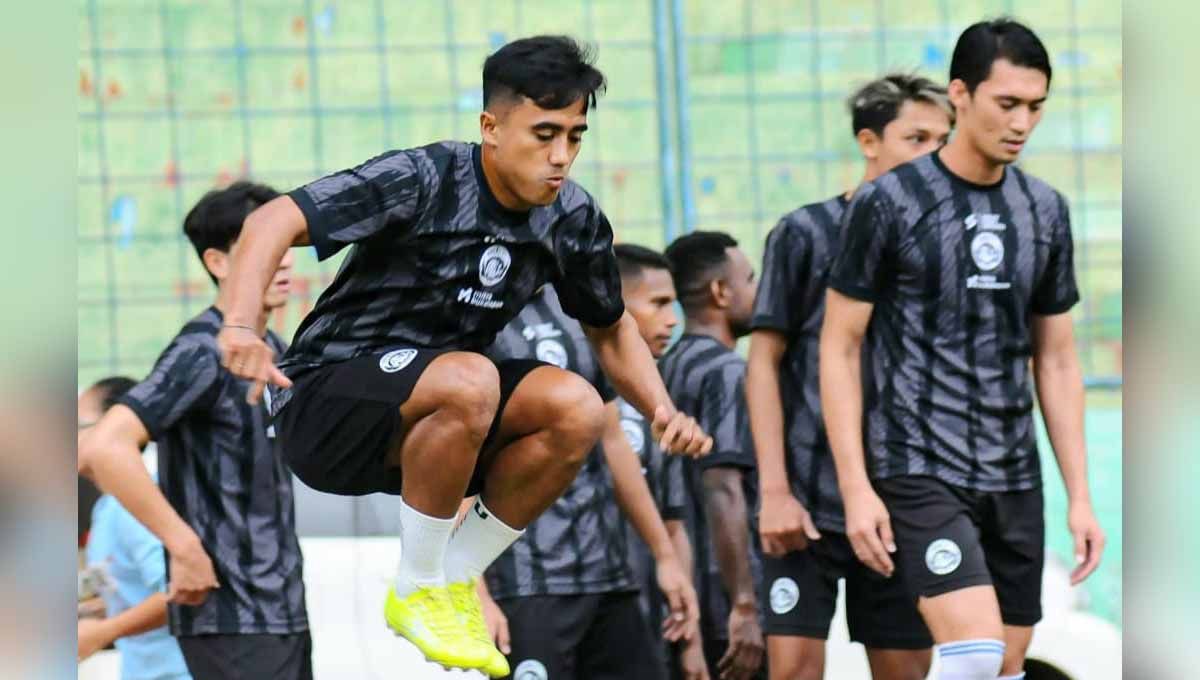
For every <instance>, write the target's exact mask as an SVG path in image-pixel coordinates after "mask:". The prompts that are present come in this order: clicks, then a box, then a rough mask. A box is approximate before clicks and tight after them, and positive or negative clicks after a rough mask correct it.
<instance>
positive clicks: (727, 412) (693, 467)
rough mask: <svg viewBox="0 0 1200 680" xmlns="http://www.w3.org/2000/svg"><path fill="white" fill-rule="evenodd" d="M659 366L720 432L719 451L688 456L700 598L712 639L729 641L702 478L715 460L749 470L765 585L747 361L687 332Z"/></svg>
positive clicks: (746, 477)
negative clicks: (746, 387)
mask: <svg viewBox="0 0 1200 680" xmlns="http://www.w3.org/2000/svg"><path fill="white" fill-rule="evenodd" d="M659 370H660V371H661V372H662V376H663V382H664V383H666V386H667V392H668V393H669V394H670V395H671V399H672V401H674V402H675V406H676V408H678V409H679V410H680V411H683V412H684V413H688V414H691V416H692V417H694V418H695V419H696V421H697V422H698V423H699V424H700V427H702V428H703V429H704V431H705V432H707V433H708V434H709V436H711V437H712V438H713V448H712V452H711V453H709V454H708V455H707V456H704V457H703V458H698V459H688V460H684V461H683V473H684V486H685V488H686V489H687V503H686V504H685V509H684V521H685V522H686V523H687V528H688V534H689V536H690V537H691V539H692V545H693V551H694V554H695V563H696V569H695V578H694V583H695V585H696V594H697V596H698V597H699V599H700V626H701V632H702V634H703V635H704V636H705V638H706V639H716V640H725V639H728V637H729V627H728V621H729V596H728V594H727V593H726V592H725V587H724V585H723V584H722V582H721V574H720V570H719V568H718V566H717V557H716V548H715V546H714V545H713V540H712V537H711V534H710V526H711V524H712V522H711V521H710V518H709V517H708V513H707V512H706V510H705V506H704V482H703V478H702V477H703V473H704V471H705V470H709V469H712V468H715V467H733V468H737V469H739V470H741V471H742V472H743V475H742V491H743V493H744V494H745V497H746V506H747V507H746V516H747V518H748V520H749V521H748V527H747V529H748V531H749V534H750V535H749V539H750V568H751V573H752V575H753V579H754V583H755V584H756V586H757V584H758V583H760V582H761V581H762V566H761V565H762V560H761V554H762V553H761V550H760V548H759V541H758V528H757V523H756V522H755V519H754V518H755V511H756V509H757V507H758V474H757V464H756V461H755V459H754V442H753V440H752V439H751V438H750V414H749V411H748V410H747V408H746V393H745V377H746V361H745V359H743V358H742V357H740V356H739V355H738V354H737V352H735V351H733V350H732V349H730V348H728V347H726V346H725V345H722V344H721V343H720V342H719V341H717V340H716V339H715V338H713V337H710V336H707V335H694V334H689V333H685V334H684V335H683V336H682V337H681V338H680V339H679V341H678V342H676V343H675V345H674V346H673V347H671V349H670V350H669V351H668V352H667V354H666V355H665V356H664V357H663V358H662V360H661V361H660V362H659Z"/></svg>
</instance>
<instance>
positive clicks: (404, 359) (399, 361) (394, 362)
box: [379, 349, 417, 373]
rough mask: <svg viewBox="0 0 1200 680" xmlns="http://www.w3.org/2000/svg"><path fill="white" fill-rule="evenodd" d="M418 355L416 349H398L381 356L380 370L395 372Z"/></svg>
mask: <svg viewBox="0 0 1200 680" xmlns="http://www.w3.org/2000/svg"><path fill="white" fill-rule="evenodd" d="M416 357H417V350H415V349H397V350H392V351H391V352H388V353H387V354H384V355H383V356H381V357H379V370H381V371H383V372H384V373H395V372H396V371H400V370H403V369H404V367H405V366H407V365H409V364H411V363H412V360H413V359H415V358H416Z"/></svg>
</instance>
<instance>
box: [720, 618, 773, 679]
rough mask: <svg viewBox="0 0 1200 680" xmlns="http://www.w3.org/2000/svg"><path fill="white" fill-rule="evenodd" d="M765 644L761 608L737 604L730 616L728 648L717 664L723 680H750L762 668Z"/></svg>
mask: <svg viewBox="0 0 1200 680" xmlns="http://www.w3.org/2000/svg"><path fill="white" fill-rule="evenodd" d="M765 651H766V644H765V643H764V642H763V634H762V628H761V627H759V625H758V607H756V606H754V604H752V603H737V604H735V605H733V608H732V609H731V610H730V612H729V648H728V649H726V650H725V655H724V656H722V657H721V660H720V661H718V662H717V672H718V673H720V674H721V680H749V678H751V677H752V676H754V674H755V673H757V672H758V669H759V668H761V667H762V661H763V654H764V653H765Z"/></svg>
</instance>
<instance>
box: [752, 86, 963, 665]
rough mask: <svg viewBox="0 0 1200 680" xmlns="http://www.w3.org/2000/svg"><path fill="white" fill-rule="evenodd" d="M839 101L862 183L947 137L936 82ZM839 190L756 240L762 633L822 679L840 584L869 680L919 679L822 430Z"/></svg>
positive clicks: (921, 656)
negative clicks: (858, 540) (864, 558)
mask: <svg viewBox="0 0 1200 680" xmlns="http://www.w3.org/2000/svg"><path fill="white" fill-rule="evenodd" d="M848 104H849V109H850V118H851V125H852V129H853V132H854V137H855V140H856V141H857V142H858V145H859V150H860V151H861V153H862V156H863V160H864V161H865V166H866V167H865V171H864V174H863V178H862V182H870V181H872V180H874V179H875V178H876V177H879V176H880V175H882V174H883V173H885V172H887V171H889V170H891V169H892V168H894V167H896V166H897V165H900V164H901V163H906V162H908V161H910V160H912V159H914V158H916V157H918V156H921V155H923V154H926V153H929V152H931V151H933V150H935V149H937V148H938V147H939V146H941V145H943V144H945V143H946V138H947V137H948V136H949V134H950V127H951V122H952V119H953V111H952V110H951V108H950V102H949V100H948V99H947V98H946V88H945V87H942V86H939V85H937V84H935V83H933V82H932V81H930V80H928V79H926V78H920V77H917V76H909V75H901V74H892V75H888V76H885V77H883V78H879V79H878V80H874V81H872V82H870V83H867V84H866V85H864V86H863V87H861V88H860V89H858V90H857V91H855V92H854V93H853V94H852V95H851V96H850V99H849V101H848ZM860 184H861V183H860ZM851 194H852V192H847V193H845V194H839V195H837V196H834V197H832V198H830V199H828V200H825V201H822V202H820V203H812V204H809V205H806V206H803V207H801V208H798V209H796V210H793V211H792V212H790V213H788V214H786V215H784V216H783V218H782V219H781V220H780V221H779V224H778V225H776V226H775V228H774V229H772V230H771V233H770V235H769V236H768V237H767V244H766V249H765V252H764V256H763V273H762V277H761V280H760V282H759V285H758V295H757V297H756V298H755V303H754V319H753V321H752V325H753V328H754V331H753V332H752V333H751V335H750V356H749V359H748V368H747V371H746V399H747V402H748V403H749V406H750V414H751V416H750V424H751V429H752V430H753V432H754V450H755V452H756V455H757V456H758V470H759V479H760V480H761V485H762V486H761V491H762V508H761V511H760V513H759V520H758V530H759V534H760V536H761V539H762V546H763V552H764V553H765V555H766V556H765V557H764V558H763V582H764V585H763V589H764V597H763V601H764V603H766V604H768V605H769V606H767V607H766V612H765V625H764V628H765V631H766V634H767V657H768V659H769V660H770V669H771V677H772V678H774V679H775V680H794V679H795V678H821V677H823V676H824V673H825V640H826V639H827V638H828V636H829V623H830V621H831V620H832V619H833V613H834V609H835V607H836V604H837V593H838V579H842V578H844V579H845V580H846V603H847V611H846V618H847V623H848V624H849V628H850V639H851V640H853V641H855V642H859V643H862V644H863V645H865V646H866V648H867V659H868V661H869V663H870V666H871V675H872V677H874V678H875V680H920V679H922V678H924V677H925V676H926V675H927V674H928V673H929V663H930V653H929V648H930V646H931V645H932V644H933V642H932V640H931V639H930V637H929V631H928V630H926V628H925V624H924V623H923V622H922V621H921V617H920V615H919V614H918V613H917V609H916V603H915V602H914V601H913V600H912V598H910V597H909V596H908V592H907V590H906V589H905V588H904V585H903V584H901V583H900V582H899V581H898V580H896V579H883V578H880V577H879V575H878V574H876V573H875V572H873V571H871V570H870V569H868V568H867V567H866V566H865V565H863V564H861V563H860V562H859V561H858V560H857V559H856V558H855V557H854V553H853V551H851V549H850V542H849V541H848V540H847V539H846V528H845V518H844V517H843V515H842V499H841V496H839V495H838V489H837V477H836V474H835V471H834V466H833V458H832V456H831V455H830V452H829V444H828V441H827V439H826V437H825V427H824V425H823V424H822V422H821V404H820V386H819V384H818V380H817V344H818V340H819V337H820V331H821V320H822V317H823V315H824V311H825V286H826V282H827V280H828V278H829V264H830V262H831V261H832V258H833V256H834V255H835V254H836V252H837V243H838V224H839V223H840V221H841V217H842V213H843V212H844V211H845V209H846V205H847V204H848V203H849V200H850V195H851ZM818 539H819V540H818Z"/></svg>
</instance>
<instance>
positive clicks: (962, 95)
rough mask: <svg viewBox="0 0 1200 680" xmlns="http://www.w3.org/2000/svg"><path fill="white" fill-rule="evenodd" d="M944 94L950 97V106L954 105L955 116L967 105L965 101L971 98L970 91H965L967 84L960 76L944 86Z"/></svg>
mask: <svg viewBox="0 0 1200 680" xmlns="http://www.w3.org/2000/svg"><path fill="white" fill-rule="evenodd" d="M946 96H947V97H948V98H949V99H950V104H951V106H953V107H954V114H955V116H954V117H955V118H957V117H958V115H959V114H960V112H961V111H962V110H963V109H964V108H966V107H967V103H968V102H969V101H970V100H971V93H970V92H968V91H967V84H966V83H965V82H963V80H962V79H961V78H955V79H954V80H951V81H950V84H949V85H947V86H946Z"/></svg>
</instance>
